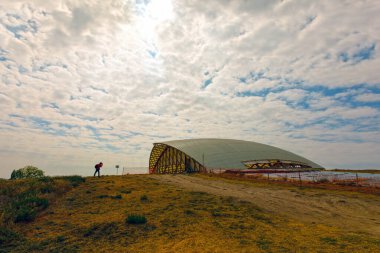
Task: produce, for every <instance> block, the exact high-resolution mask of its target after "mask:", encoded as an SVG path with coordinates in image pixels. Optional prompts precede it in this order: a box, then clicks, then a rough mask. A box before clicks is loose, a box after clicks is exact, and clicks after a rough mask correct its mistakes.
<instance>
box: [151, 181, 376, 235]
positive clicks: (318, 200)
mask: <svg viewBox="0 0 380 253" xmlns="http://www.w3.org/2000/svg"><path fill="white" fill-rule="evenodd" d="M151 177H153V178H155V179H157V180H159V181H161V182H164V183H169V184H174V185H177V186H180V187H182V188H185V189H188V190H192V191H203V192H208V193H211V194H215V195H221V196H231V197H236V198H239V199H242V200H246V201H250V202H252V203H255V204H256V205H257V206H259V207H260V208H262V209H264V210H266V211H267V212H271V213H273V214H277V215H278V214H279V215H285V216H288V217H290V218H293V219H297V220H300V221H302V222H307V223H312V222H314V223H322V224H325V225H331V226H335V227H338V228H341V229H344V230H346V231H353V232H358V231H362V232H367V233H370V234H373V235H376V236H380V197H378V196H372V195H364V194H360V193H348V192H341V193H340V192H337V191H335V192H332V191H324V190H320V189H307V190H301V189H299V188H296V187H294V189H293V188H289V189H287V188H283V187H279V186H276V185H269V186H268V187H260V186H255V185H250V184H241V183H238V182H237V183H233V182H226V181H224V180H219V181H218V180H209V179H203V178H200V177H194V176H186V175H152V176H151Z"/></svg>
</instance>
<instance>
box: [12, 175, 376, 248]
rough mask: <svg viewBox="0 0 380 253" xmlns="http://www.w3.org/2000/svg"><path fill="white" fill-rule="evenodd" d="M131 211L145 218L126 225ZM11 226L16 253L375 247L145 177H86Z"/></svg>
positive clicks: (364, 237) (368, 240)
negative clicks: (16, 236)
mask: <svg viewBox="0 0 380 253" xmlns="http://www.w3.org/2000/svg"><path fill="white" fill-rule="evenodd" d="M260 187H264V186H260ZM118 195H121V198H120V196H118ZM144 195H145V196H146V198H142V196H144ZM129 214H138V215H144V216H145V217H146V218H147V223H146V224H139V225H136V224H127V223H126V222H125V221H126V218H127V216H128V215H129ZM15 230H16V231H18V232H19V233H21V234H23V235H25V236H26V238H27V240H26V241H25V242H23V243H22V244H21V245H19V246H18V247H17V248H14V252H30V251H44V252H49V251H51V252H379V251H380V240H379V238H376V237H375V236H373V235H369V234H366V233H359V232H358V233H352V232H345V231H343V230H340V229H338V228H337V227H333V226H326V225H322V224H318V223H314V224H307V223H302V222H300V221H297V220H295V219H290V218H286V217H285V216H278V215H273V213H269V212H266V211H263V210H262V209H261V208H259V207H258V206H256V205H255V204H253V203H250V202H246V201H241V200H238V199H235V198H232V197H223V196H215V195H212V194H207V193H203V192H198V191H189V190H184V189H182V188H179V187H177V186H174V185H169V184H165V183H162V182H160V181H159V180H156V179H155V178H152V177H150V176H148V175H128V176H123V177H121V176H112V177H101V178H87V180H86V182H85V183H82V184H81V185H79V186H78V187H76V188H73V189H72V190H71V191H69V192H68V193H66V194H65V195H63V196H61V197H59V199H56V201H55V202H54V203H52V204H51V205H50V206H49V208H48V209H47V210H45V211H44V212H43V213H41V214H40V215H39V217H38V218H37V219H36V220H35V221H33V222H30V223H26V224H21V225H17V226H16V228H15Z"/></svg>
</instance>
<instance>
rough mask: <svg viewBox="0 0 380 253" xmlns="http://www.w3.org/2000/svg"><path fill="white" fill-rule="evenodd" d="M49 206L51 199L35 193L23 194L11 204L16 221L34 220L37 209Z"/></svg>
mask: <svg viewBox="0 0 380 253" xmlns="http://www.w3.org/2000/svg"><path fill="white" fill-rule="evenodd" d="M48 206H49V201H48V200H47V199H44V198H39V197H37V196H34V195H21V196H20V198H19V199H18V200H17V201H15V202H13V203H12V205H11V212H12V216H13V220H14V222H16V223H17V222H28V221H32V220H34V218H35V217H36V215H37V211H40V210H44V209H46V208H47V207H48Z"/></svg>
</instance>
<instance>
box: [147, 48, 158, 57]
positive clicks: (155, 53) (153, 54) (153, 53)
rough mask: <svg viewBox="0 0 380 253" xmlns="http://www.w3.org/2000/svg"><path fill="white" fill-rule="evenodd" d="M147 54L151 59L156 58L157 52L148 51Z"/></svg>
mask: <svg viewBox="0 0 380 253" xmlns="http://www.w3.org/2000/svg"><path fill="white" fill-rule="evenodd" d="M148 54H149V55H150V57H151V58H156V55H157V52H156V51H153V50H148Z"/></svg>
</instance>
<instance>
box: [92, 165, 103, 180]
mask: <svg viewBox="0 0 380 253" xmlns="http://www.w3.org/2000/svg"><path fill="white" fill-rule="evenodd" d="M101 167H103V163H102V162H100V163H98V164H96V165H95V173H94V177H95V175H96V173H98V177H100V168H101Z"/></svg>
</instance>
